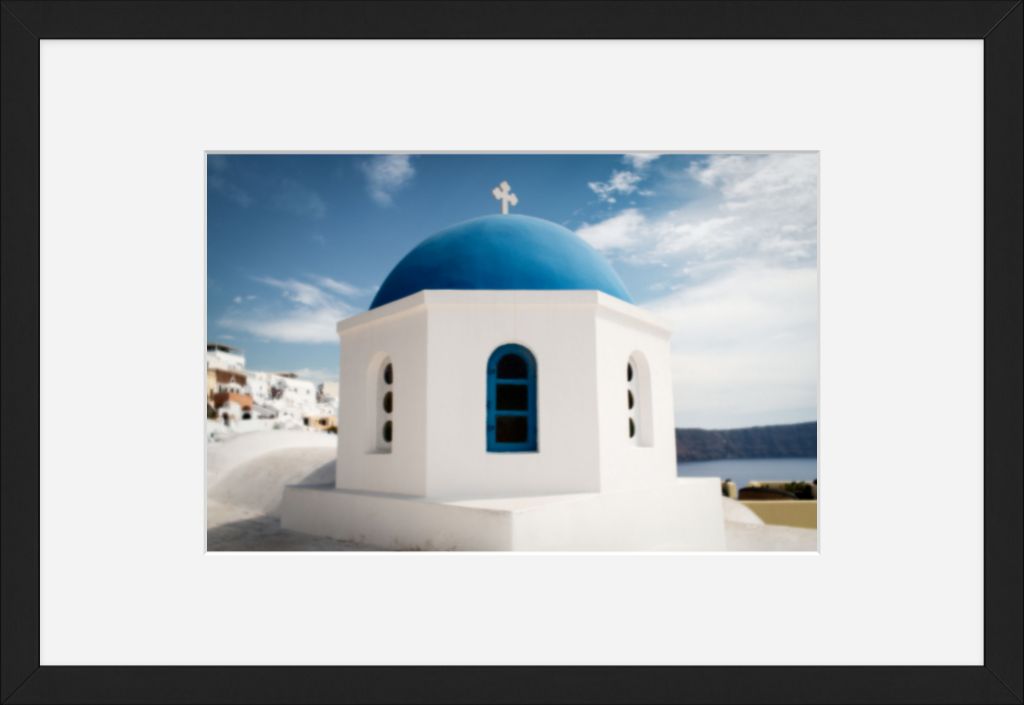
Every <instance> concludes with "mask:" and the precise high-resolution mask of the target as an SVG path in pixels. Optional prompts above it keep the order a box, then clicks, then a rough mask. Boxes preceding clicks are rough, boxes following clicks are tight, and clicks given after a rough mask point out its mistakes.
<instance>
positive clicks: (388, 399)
mask: <svg viewBox="0 0 1024 705" xmlns="http://www.w3.org/2000/svg"><path fill="white" fill-rule="evenodd" d="M393 403H394V397H393V396H392V395H391V392H388V393H387V394H385V395H384V402H383V404H384V411H386V412H387V413H389V414H390V413H391V408H392V405H393Z"/></svg>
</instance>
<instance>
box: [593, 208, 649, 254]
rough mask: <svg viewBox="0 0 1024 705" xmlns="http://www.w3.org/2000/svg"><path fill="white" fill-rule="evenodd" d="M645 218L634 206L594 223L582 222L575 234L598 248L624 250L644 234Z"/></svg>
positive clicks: (639, 239)
mask: <svg viewBox="0 0 1024 705" xmlns="http://www.w3.org/2000/svg"><path fill="white" fill-rule="evenodd" d="M647 227H648V225H647V219H646V218H644V216H643V214H642V213H640V211H638V210H637V209H636V208H627V209H626V210H624V211H621V212H619V213H618V214H616V215H614V216H612V217H611V218H608V219H607V220H602V221H601V222H600V223H596V224H594V225H587V224H584V225H583V226H582V227H581V228H580V229H579V230H577V231H576V234H577V235H579V236H580V237H581V238H583V239H584V240H586V241H587V242H589V243H590V244H591V245H592V246H593V247H595V248H597V249H599V250H626V249H630V248H632V247H634V246H636V245H637V244H638V243H639V242H640V241H641V240H642V238H644V237H645V236H646V232H645V230H646V228H647Z"/></svg>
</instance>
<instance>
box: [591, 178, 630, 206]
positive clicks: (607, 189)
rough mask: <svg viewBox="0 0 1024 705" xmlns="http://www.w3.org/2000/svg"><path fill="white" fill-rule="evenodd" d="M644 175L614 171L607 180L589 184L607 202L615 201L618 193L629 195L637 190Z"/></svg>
mask: <svg viewBox="0 0 1024 705" xmlns="http://www.w3.org/2000/svg"><path fill="white" fill-rule="evenodd" d="M641 181H643V177H642V176H640V175H639V174H637V173H635V172H632V171H614V172H612V176H611V178H610V179H608V180H607V181H591V182H589V183H588V184H587V186H588V187H590V190H591V191H593V192H594V193H596V194H597V197H598V198H600V199H601V200H602V201H605V202H607V203H615V200H616V199H615V196H616V194H620V195H628V194H631V193H633V192H634V191H636V190H637V184H639V183H640V182H641Z"/></svg>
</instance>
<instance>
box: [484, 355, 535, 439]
mask: <svg viewBox="0 0 1024 705" xmlns="http://www.w3.org/2000/svg"><path fill="white" fill-rule="evenodd" d="M487 450H488V451H489V452H492V453H502V452H513V453H514V452H529V451H535V450H537V362H536V360H534V358H533V354H532V353H531V352H530V351H529V350H527V349H526V348H524V347H523V346H522V345H512V344H509V345H502V346H501V347H500V348H498V349H497V350H495V351H494V352H493V353H491V358H490V359H489V360H488V361H487Z"/></svg>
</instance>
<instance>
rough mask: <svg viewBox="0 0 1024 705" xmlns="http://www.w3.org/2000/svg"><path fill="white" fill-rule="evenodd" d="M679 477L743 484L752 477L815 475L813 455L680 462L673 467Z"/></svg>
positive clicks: (804, 477) (788, 478) (790, 478)
mask: <svg viewBox="0 0 1024 705" xmlns="http://www.w3.org/2000/svg"><path fill="white" fill-rule="evenodd" d="M676 472H677V474H678V475H679V477H718V478H721V479H722V480H726V479H729V480H732V481H733V482H735V483H736V486H737V487H746V486H747V485H748V484H749V483H750V482H751V481H753V480H785V481H787V482H788V481H794V480H803V481H804V482H810V481H811V480H814V479H817V477H818V461H817V459H816V458H749V459H742V460H739V459H736V460H704V461H697V462H683V463H679V464H678V465H677V466H676Z"/></svg>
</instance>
